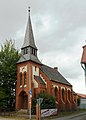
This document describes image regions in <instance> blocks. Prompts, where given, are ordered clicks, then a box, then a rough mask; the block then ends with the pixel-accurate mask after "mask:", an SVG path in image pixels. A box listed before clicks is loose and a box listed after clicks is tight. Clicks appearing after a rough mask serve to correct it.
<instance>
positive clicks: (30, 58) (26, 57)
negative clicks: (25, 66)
mask: <svg viewBox="0 0 86 120" xmlns="http://www.w3.org/2000/svg"><path fill="white" fill-rule="evenodd" d="M25 61H33V62H36V63H38V64H42V63H41V62H40V61H39V59H38V57H37V56H34V55H33V54H25V55H22V54H21V57H20V59H19V61H18V62H17V63H21V62H25Z"/></svg>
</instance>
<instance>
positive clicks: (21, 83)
mask: <svg viewBox="0 0 86 120" xmlns="http://www.w3.org/2000/svg"><path fill="white" fill-rule="evenodd" d="M20 85H22V73H20Z"/></svg>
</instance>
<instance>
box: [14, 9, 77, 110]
mask: <svg viewBox="0 0 86 120" xmlns="http://www.w3.org/2000/svg"><path fill="white" fill-rule="evenodd" d="M45 44H46V43H45ZM37 50H38V49H37V47H36V45H35V40H34V35H33V30H32V25H31V19H30V10H29V16H28V22H27V27H26V33H25V37H24V43H23V46H22V48H21V57H20V59H19V61H18V62H17V83H16V110H20V109H28V110H29V109H30V107H31V99H32V98H33V97H34V95H35V94H37V93H40V91H43V92H47V93H48V94H51V95H53V96H55V98H56V104H57V106H58V109H59V110H75V109H77V96H76V94H75V93H74V92H73V89H72V85H71V84H70V83H69V82H68V81H67V80H66V79H65V78H64V77H63V76H62V74H61V73H60V72H59V71H58V68H57V67H55V68H51V67H49V66H47V65H44V64H43V63H41V62H40V60H39V59H38V57H37Z"/></svg>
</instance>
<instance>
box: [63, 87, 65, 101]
mask: <svg viewBox="0 0 86 120" xmlns="http://www.w3.org/2000/svg"><path fill="white" fill-rule="evenodd" d="M62 100H63V101H65V92H64V89H62Z"/></svg>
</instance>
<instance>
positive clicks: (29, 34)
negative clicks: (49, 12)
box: [18, 7, 41, 64]
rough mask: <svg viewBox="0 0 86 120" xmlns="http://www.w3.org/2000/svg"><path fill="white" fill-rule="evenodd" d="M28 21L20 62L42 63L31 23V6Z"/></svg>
mask: <svg viewBox="0 0 86 120" xmlns="http://www.w3.org/2000/svg"><path fill="white" fill-rule="evenodd" d="M28 13H29V15H28V22H27V27H26V32H25V37H24V43H23V46H22V48H21V57H20V59H19V61H18V63H20V62H25V61H29V60H30V61H33V62H36V63H39V64H41V62H40V61H39V59H38V57H37V50H38V49H37V47H36V45H35V41H34V35H33V30H32V24H31V19H30V7H29V10H28Z"/></svg>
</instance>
